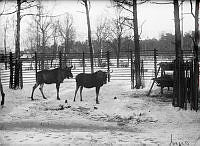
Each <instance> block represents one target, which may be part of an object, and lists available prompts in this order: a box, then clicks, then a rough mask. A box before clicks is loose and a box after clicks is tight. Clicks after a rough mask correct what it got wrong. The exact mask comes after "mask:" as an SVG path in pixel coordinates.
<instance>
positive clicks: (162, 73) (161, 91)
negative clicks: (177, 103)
mask: <svg viewBox="0 0 200 146" xmlns="http://www.w3.org/2000/svg"><path fill="white" fill-rule="evenodd" d="M163 76H164V70H163V69H162V68H161V80H162V79H163ZM160 93H161V95H162V94H163V84H161V88H160Z"/></svg>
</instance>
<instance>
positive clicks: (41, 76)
mask: <svg viewBox="0 0 200 146" xmlns="http://www.w3.org/2000/svg"><path fill="white" fill-rule="evenodd" d="M72 67H73V66H71V67H65V68H55V69H52V70H42V71H39V72H37V75H36V84H35V85H34V86H33V91H32V94H31V100H33V93H34V91H35V89H36V88H37V87H38V86H39V85H40V88H39V89H40V91H41V93H42V96H43V98H44V99H46V97H45V96H44V93H43V86H44V84H53V83H55V84H56V89H57V100H60V98H59V87H60V83H62V82H63V80H64V79H66V78H68V79H69V78H72V77H73V74H72V73H71V69H72Z"/></svg>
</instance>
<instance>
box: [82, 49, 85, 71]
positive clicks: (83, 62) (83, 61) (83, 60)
mask: <svg viewBox="0 0 200 146" xmlns="http://www.w3.org/2000/svg"><path fill="white" fill-rule="evenodd" d="M82 57H83V58H82V64H83V73H85V53H84V52H83V56H82Z"/></svg>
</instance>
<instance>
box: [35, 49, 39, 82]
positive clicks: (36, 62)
mask: <svg viewBox="0 0 200 146" xmlns="http://www.w3.org/2000/svg"><path fill="white" fill-rule="evenodd" d="M37 64H38V58H37V53H36V52H35V79H37V66H38V65H37Z"/></svg>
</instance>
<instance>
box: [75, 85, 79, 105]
mask: <svg viewBox="0 0 200 146" xmlns="http://www.w3.org/2000/svg"><path fill="white" fill-rule="evenodd" d="M78 89H79V85H78V84H76V90H75V95H74V102H75V100H76V94H77V91H78Z"/></svg>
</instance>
